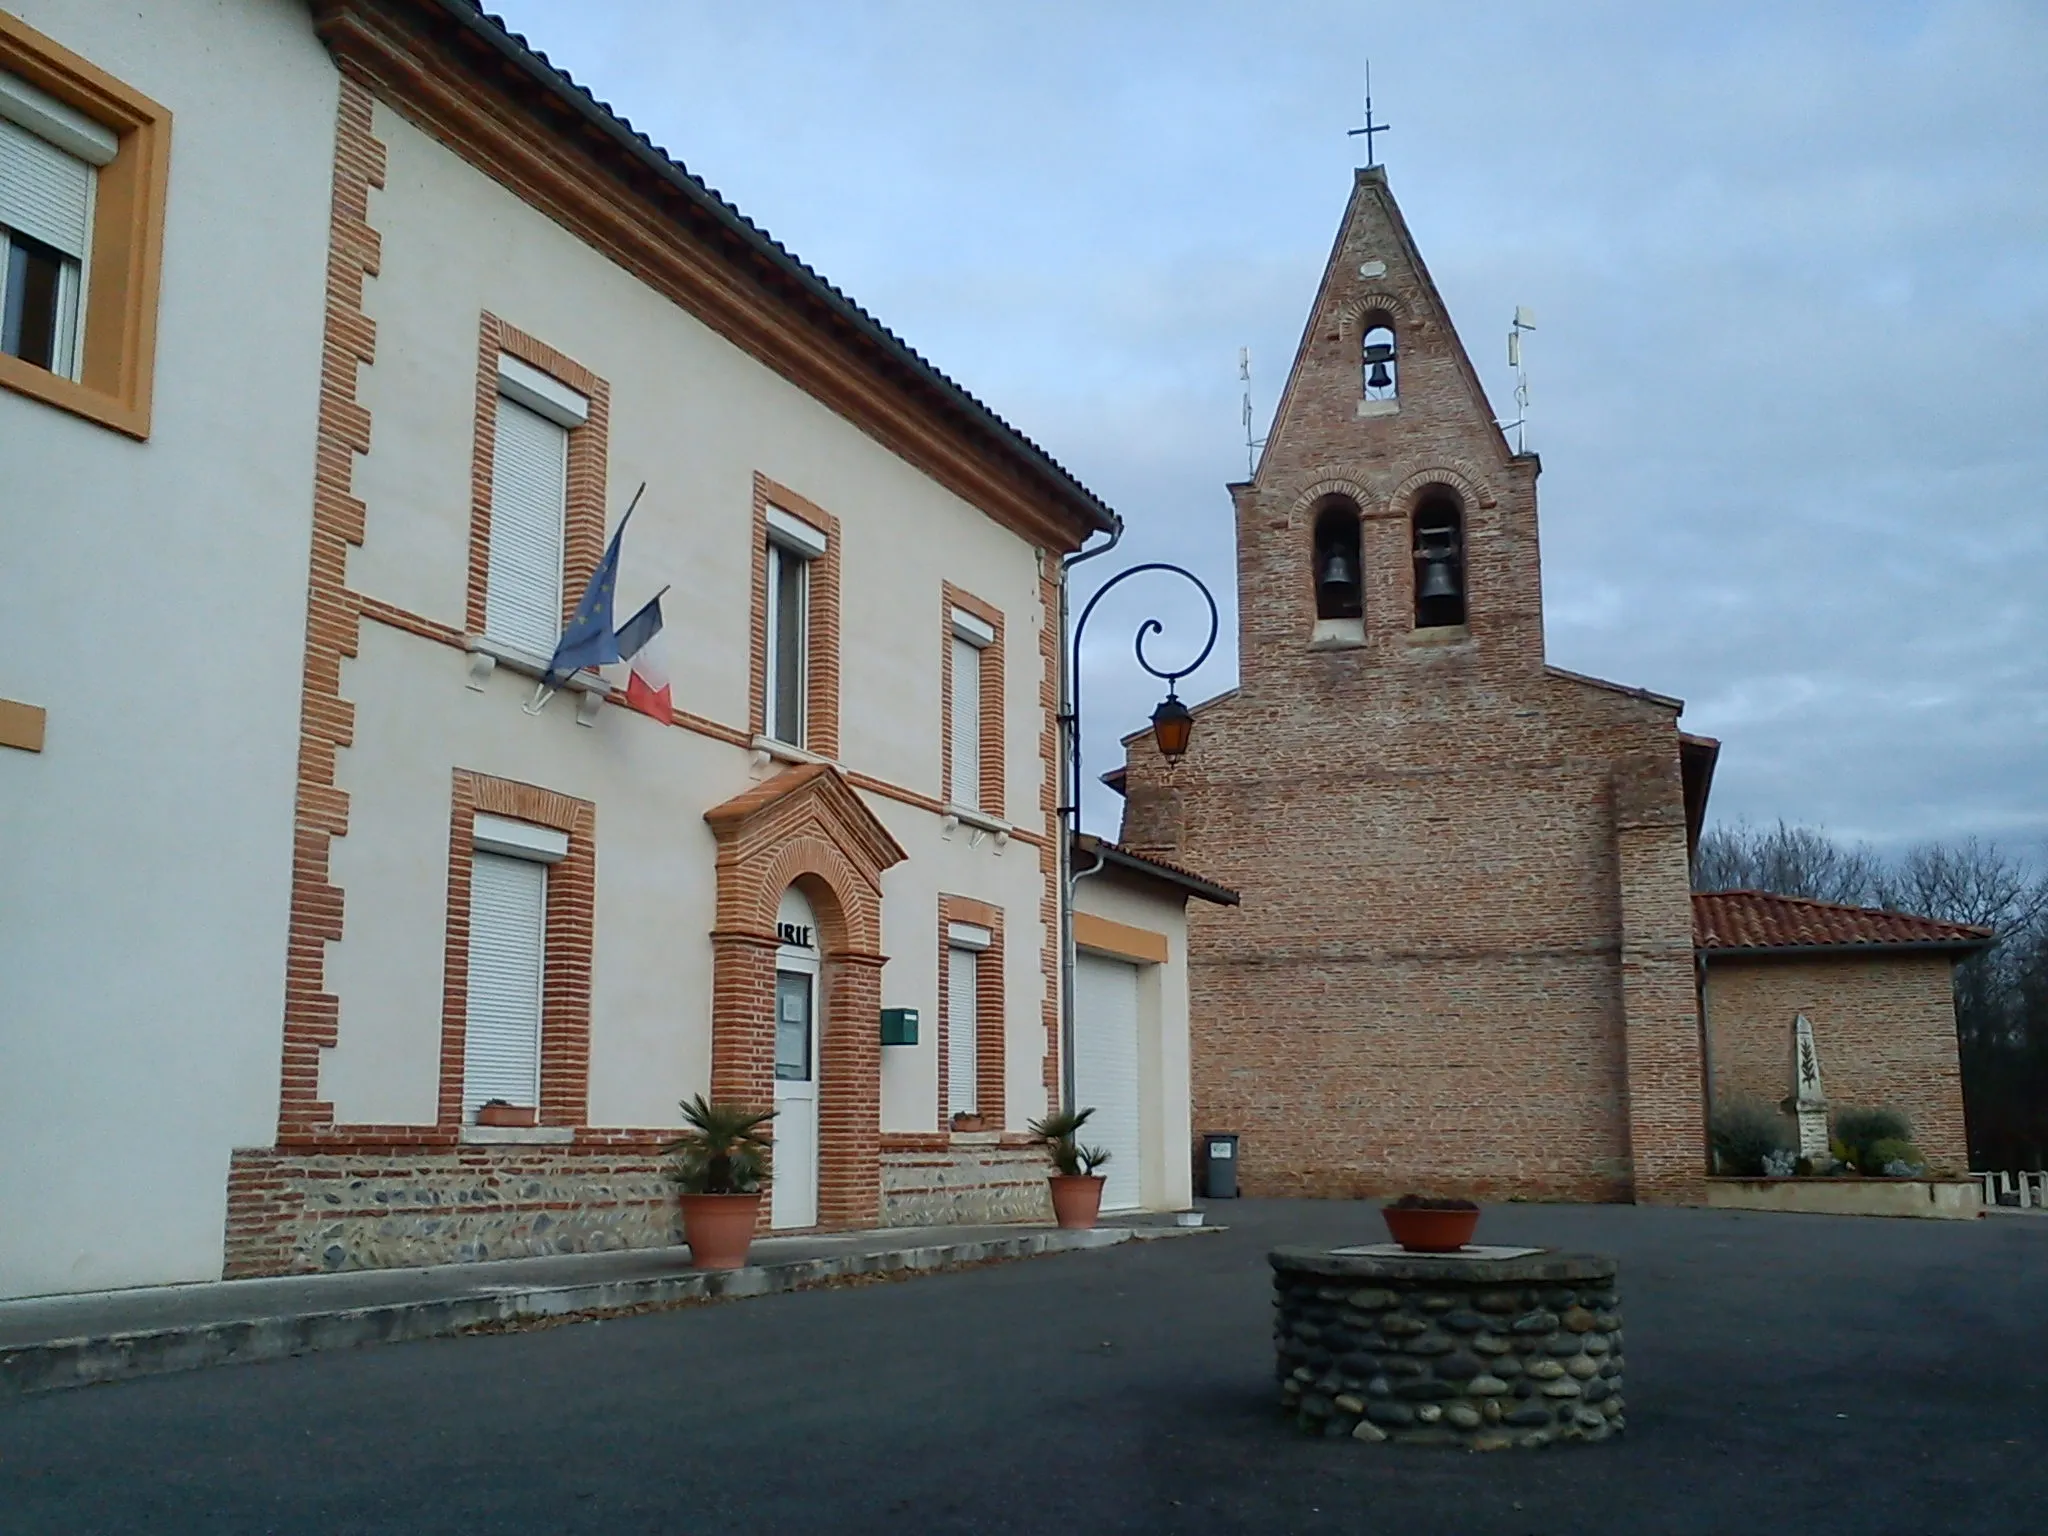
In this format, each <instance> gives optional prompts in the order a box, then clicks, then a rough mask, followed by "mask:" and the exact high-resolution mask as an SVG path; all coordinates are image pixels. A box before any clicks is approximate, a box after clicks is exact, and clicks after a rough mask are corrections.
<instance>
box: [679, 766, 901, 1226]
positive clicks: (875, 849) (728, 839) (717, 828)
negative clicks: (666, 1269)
mask: <svg viewBox="0 0 2048 1536" xmlns="http://www.w3.org/2000/svg"><path fill="white" fill-rule="evenodd" d="M704 819H705V820H706V821H707V822H709V823H710V825H711V830H712V833H713V835H715V836H716V837H717V839H718V920H717V926H716V927H715V928H713V929H712V931H711V952H712V984H711V994H712V995H711V1094H712V1097H713V1098H714V1099H718V1100H721V1101H727V1102H732V1103H740V1104H755V1105H760V1106H762V1107H764V1108H765V1107H767V1106H768V1105H769V1104H770V1103H772V1102H773V1100H774V1097H775V952H776V948H777V942H778V941H777V935H776V929H775V916H776V910H777V908H778V907H779V906H780V905H781V901H782V895H783V892H784V891H786V890H788V889H789V888H790V887H791V886H792V885H793V886H795V887H797V889H799V890H800V891H802V892H803V894H804V897H805V899H806V900H807V901H809V902H810V904H811V909H812V911H813V912H814V913H815V914H816V916H817V921H818V929H819V932H818V948H819V953H820V962H821V968H820V974H819V1015H820V1026H819V1031H818V1224H819V1226H821V1227H831V1228H845V1227H866V1226H873V1225H874V1224H875V1222H876V1221H877V1220H879V1219H880V1215H881V1124H882V1047H881V1008H882V966H883V964H884V963H885V962H886V960H887V958H888V957H887V956H885V955H884V954H883V953H882V871H883V870H885V869H888V868H889V867H890V866H891V865H893V864H897V863H900V862H901V861H902V859H903V857H904V853H903V849H902V848H901V847H900V846H899V845H898V844H897V842H896V840H895V839H894V838H893V837H891V836H890V835H889V832H888V829H887V828H885V827H884V826H883V825H882V824H881V822H879V821H878V820H876V819H875V815H874V813H873V812H872V811H870V810H869V809H868V808H867V806H866V805H865V804H864V803H862V801H861V798H860V796H859V795H858V794H857V793H855V791H854V789H853V787H852V786H851V785H850V784H848V783H847V782H846V779H845V777H844V776H843V775H842V774H840V773H839V771H838V770H837V769H834V768H828V767H825V766H823V765H820V764H807V765H805V766H804V767H801V768H794V769H791V770H789V771H788V772H786V773H780V774H777V775H776V776H775V777H774V778H771V779H768V780H766V781H765V782H763V783H761V784H759V785H756V786H755V787H754V788H752V789H750V790H748V791H746V792H745V793H744V794H740V795H735V796H734V797H733V798H732V799H730V800H728V801H726V802H725V803H724V804H722V805H718V806H714V807H712V809H710V810H708V811H706V812H705V813H704ZM762 1209H763V1212H764V1219H765V1213H766V1211H767V1209H768V1202H766V1201H764V1202H763V1203H762Z"/></svg>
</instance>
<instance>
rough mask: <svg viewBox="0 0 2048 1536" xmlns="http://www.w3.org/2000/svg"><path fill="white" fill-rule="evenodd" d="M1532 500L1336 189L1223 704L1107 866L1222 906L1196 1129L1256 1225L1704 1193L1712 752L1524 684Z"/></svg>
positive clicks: (1249, 555)
mask: <svg viewBox="0 0 2048 1536" xmlns="http://www.w3.org/2000/svg"><path fill="white" fill-rule="evenodd" d="M1539 467H1540V466H1539V463H1538V460H1537V457H1536V455H1534V454H1526V453H1525V454H1518V453H1515V452H1513V451H1512V450H1511V449H1510V447H1509V445H1508V443H1507V440H1506V439H1505V437H1504V436H1503V435H1502V433H1501V431H1500V429H1499V427H1498V426H1496V425H1495V423H1494V417H1493V412H1492V410H1491V409H1490V407H1489V406H1488V404H1487V400H1486V396H1485V393H1484V391H1483V390H1482V388H1481V386H1480V383H1479V379H1478V376H1477V375H1476V373H1475V372H1474V370H1473V367H1472V364H1471V361H1470V359H1469V358H1468V357H1467V355H1466V353H1465V350H1464V348H1463V346H1462V345H1461V344H1460V342H1459V339H1458V336H1457V334H1456V332H1455V331H1453V329H1452V328H1451V323H1450V318H1449V316H1448V314H1447V312H1446V310H1445V308H1444V304H1443V301H1442V299H1441V297H1440V296H1439V295H1438V293H1437V290H1436V287H1435V285H1434V284H1433V283H1432V282H1431V280H1430V276H1429V272H1428V269H1427V268H1426V267H1425V266H1424V264H1423V261H1422V258H1421V256H1420V254H1419V253H1418V252H1417V250H1416V247H1415V243H1414V241H1413V239H1412V238H1411V236H1410V234H1409V231H1408V228H1407V225H1406V224H1405V222H1404V221H1403V219H1402V217H1401V213H1400V210H1399V208H1398V207H1397V206H1396V205H1395V202H1394V198H1393V195H1392V193H1391V192H1390V191H1389V189H1388V185H1387V180H1386V173H1385V171H1384V169H1382V168H1378V167H1372V168H1367V169H1364V170H1361V171H1359V172H1358V173H1357V176H1356V180H1355V182H1354V185H1353V188H1352V194H1351V201H1350V205H1349V207H1348V208H1347V210H1346V212H1345V216H1344V223H1343V227H1342V229H1341V230H1340V232H1339V234H1338V237H1337V242H1336V248H1335V250H1334V251H1333V253H1332V255H1331V257H1330V262H1329V266H1328V268H1327V269H1326V271H1325V272H1324V274H1323V279H1322V285H1321V288H1320V290H1319V291H1318V293H1317V294H1316V298H1315V303H1314V306H1313V308H1312V309H1311V311H1310V314H1309V320H1308V326H1307V329H1306V331H1305V332H1304V334H1303V337H1302V341H1301V346H1300V350H1299V352H1298V354H1297V356H1296V358H1295V362H1294V366H1293V370H1292V373H1291V374H1290V376H1289V379H1288V382H1287V387H1286V391H1285V393H1284V395H1283V396H1282V398H1281V402H1280V407H1279V410H1278V412H1277V414H1276V416H1275V419H1274V423H1273V428H1272V432H1271V435H1270V437H1269V439H1268V442H1267V446H1266V450H1265V453H1264V456H1263V457H1262V458H1261V460H1260V462H1259V465H1258V469H1257V472H1256V473H1255V474H1254V476H1253V477H1252V479H1251V480H1249V481H1248V482H1245V483H1243V484H1238V485H1233V486H1231V487H1230V491H1231V496H1232V499H1233V501H1234V503H1235V506H1236V513H1237V543H1238V599H1239V603H1238V610H1239V637H1238V642H1239V655H1240V686H1239V687H1238V688H1237V689H1236V690H1235V691H1234V692H1231V693H1228V694H1225V695H1223V696H1221V697H1219V698H1216V699H1213V700H1211V701H1209V702H1208V703H1207V704H1205V705H1203V706H1200V707H1199V708H1198V710H1197V714H1198V715H1199V717H1200V726H1199V728H1198V730H1197V731H1196V733H1195V744H1194V747H1193V749H1192V750H1191V751H1190V752H1189V753H1188V755H1187V757H1186V758H1185V759H1184V760H1183V761H1182V762H1181V763H1180V764H1179V765H1178V766H1177V767H1172V768H1169V767H1168V766H1167V765H1165V764H1164V763H1163V762H1162V761H1160V760H1159V759H1158V758H1157V756H1156V755H1155V754H1152V753H1149V752H1145V751H1143V750H1136V751H1132V752H1131V753H1130V754H1129V759H1130V760H1129V763H1128V765H1127V767H1126V769H1125V771H1124V774H1123V786H1124V790H1125V795H1126V805H1125V813H1124V822H1123V830H1122V836H1121V841H1122V842H1123V843H1124V845H1125V846H1127V847H1130V848H1132V849H1134V850H1136V851H1138V852H1141V853H1145V854H1150V855H1153V856H1156V857H1163V858H1166V859H1170V860H1172V861H1174V862H1176V863H1185V864H1188V865H1191V866H1193V867H1195V868H1198V869H1200V870H1202V871H1203V872H1204V873H1205V874H1206V875H1208V876H1209V877H1210V878H1212V879H1215V880H1217V881H1218V882H1220V883H1222V884H1224V885H1227V886H1229V887H1231V888H1233V889H1235V890H1237V891H1238V892H1240V893H1241V894H1242V897H1243V901H1242V905H1241V906H1238V907H1227V908H1226V907H1214V908H1210V907H1203V908H1200V909H1198V910H1195V911H1192V912H1191V913H1190V914H1189V928H1190V937H1189V946H1190V949H1189V953H1190V989H1191V1032H1192V1047H1191V1050H1192V1079H1193V1095H1194V1115H1195V1122H1196V1128H1197V1129H1198V1130H1230V1131H1238V1132H1241V1133H1242V1135H1243V1146H1242V1152H1241V1157H1242V1162H1241V1164H1240V1170H1239V1171H1240V1179H1241V1181H1242V1185H1243V1187H1244V1189H1245V1190H1246V1191H1247V1192H1248V1193H1252V1194H1269V1195H1280V1194H1311V1195H1356V1194H1370V1193H1391V1192H1394V1191H1397V1190H1400V1189H1404V1188H1411V1187H1417V1186H1425V1187H1427V1188H1429V1189H1431V1190H1434V1191H1440V1192H1445V1193H1463V1194H1468V1195H1479V1196H1485V1197H1499V1196H1506V1195H1538V1196H1563V1197H1571V1198H1580V1199H1629V1198H1635V1199H1639V1200H1660V1201H1663V1200H1685V1199H1688V1198H1692V1197H1694V1196H1695V1195H1696V1194H1698V1193H1699V1191H1700V1187H1701V1183H1702V1180H1703V1178H1704V1175H1705V1172H1706V1133H1705V1118H1706V1111H1705V1097H1704V1095H1705V1083H1704V1080H1703V1073H1702V1070H1701V1052H1700V1034H1699V1013H1698V1003H1697V995H1696V990H1695V977H1694V942H1693V918H1692V906H1691V899H1690V895H1689V891H1688V886H1687V879H1688V866H1689V855H1690V849H1691V846H1692V844H1693V842H1694V841H1695V840H1696V839H1697V836H1698V832H1699V827H1700V822H1701V819H1702V817H1703V815H1704V812H1705V806H1706V797H1707V789H1708V784H1709V781H1710V779H1711V775H1712V771H1713V763H1714V759H1715V755H1716V752H1717V750H1718V748H1717V744H1716V743H1715V742H1713V741H1711V740H1708V739H1706V738H1703V737H1696V736H1689V735H1687V734H1685V733H1683V732H1681V731H1680V729H1679V725H1678V719H1679V713H1680V710H1681V707H1682V706H1681V704H1680V702H1679V701H1678V700H1676V699H1671V698H1664V697H1661V696H1659V695H1657V694H1654V693H1649V692H1645V691H1643V690H1641V689H1638V688H1630V687H1624V686H1621V685H1619V684H1615V683H1608V682H1602V681H1599V680H1596V679H1593V678H1589V677H1582V676H1579V675H1577V674H1575V673H1570V672H1566V671H1563V670H1561V669H1560V668H1557V667H1553V666H1549V665H1547V664H1546V662H1545V660H1544V648H1543V589H1542V580H1541V571H1540V557H1539V550H1538V539H1537V521H1536V477H1537V473H1538V470H1539ZM1136 739H1137V738H1133V741H1134V742H1135V741H1136Z"/></svg>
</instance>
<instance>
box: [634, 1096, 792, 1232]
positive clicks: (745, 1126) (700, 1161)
mask: <svg viewBox="0 0 2048 1536" xmlns="http://www.w3.org/2000/svg"><path fill="white" fill-rule="evenodd" d="M682 1109H683V1120H684V1121H685V1122H686V1123H687V1124H688V1126H689V1129H688V1130H687V1131H685V1132H683V1134H682V1135H681V1136H680V1137H678V1138H677V1139H676V1140H675V1141H673V1142H671V1143H669V1145H668V1146H666V1147H664V1148H662V1150H663V1151H664V1152H669V1153H673V1154H675V1159H676V1162H675V1168H674V1170H673V1177H674V1178H675V1181H676V1185H677V1187H678V1188H679V1189H680V1190H681V1192H682V1205H683V1241H684V1242H686V1243H688V1244H689V1245H690V1262H691V1263H693V1264H695V1265H696V1266H697V1267H698V1268H699V1269H738V1268H739V1267H740V1266H741V1265H743V1264H745V1263H746V1262H747V1249H748V1247H749V1246H750V1245H751V1244H752V1243H753V1241H754V1222H755V1220H756V1218H757V1217H758V1215H759V1213H760V1209H761V1180H762V1178H763V1177H764V1176H765V1175H766V1174H767V1172H768V1142H767V1140H766V1138H764V1137H763V1136H762V1135H761V1127H762V1126H764V1125H766V1124H767V1123H768V1122H769V1121H770V1120H772V1119H774V1118H775V1111H774V1110H772V1109H770V1110H757V1109H746V1108H742V1107H741V1106H739V1105H734V1104H713V1103H711V1102H709V1101H708V1100H707V1099H706V1098H705V1097H704V1095H703V1094H701V1093H700V1094H698V1095H697V1096H696V1097H695V1098H691V1099H685V1100H684V1101H683V1106H682Z"/></svg>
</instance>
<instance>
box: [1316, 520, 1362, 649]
mask: <svg viewBox="0 0 2048 1536" xmlns="http://www.w3.org/2000/svg"><path fill="white" fill-rule="evenodd" d="M1358 528H1359V521H1358V508H1357V507H1356V506H1354V505H1352V503H1351V502H1349V501H1346V500H1343V499H1341V498H1340V499H1338V500H1334V501H1331V502H1330V503H1328V504H1327V505H1325V506H1324V507H1323V509H1322V510H1321V511H1319V512H1318V513H1316V521H1315V552H1314V559H1315V583H1316V617H1317V618H1318V619H1357V618H1362V617H1363V616H1364V614H1365V584H1364V578H1363V575H1362V573H1361V571H1360V568H1359V538H1358Z"/></svg>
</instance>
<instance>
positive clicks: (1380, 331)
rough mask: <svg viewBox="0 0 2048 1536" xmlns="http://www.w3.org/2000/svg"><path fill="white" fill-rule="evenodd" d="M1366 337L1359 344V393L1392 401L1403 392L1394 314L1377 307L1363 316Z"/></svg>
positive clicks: (1364, 397) (1370, 397) (1369, 397)
mask: <svg viewBox="0 0 2048 1536" xmlns="http://www.w3.org/2000/svg"><path fill="white" fill-rule="evenodd" d="M1359 328H1360V329H1361V330H1362V331H1363V332H1364V337H1363V339H1362V340H1361V342H1360V344H1359V362H1358V366H1359V384H1360V389H1359V394H1360V397H1361V398H1362V399H1365V400H1382V401H1392V400H1396V399H1398V398H1399V397H1400V393H1401V363H1400V348H1399V344H1398V342H1397V341H1396V339H1395V336H1394V317H1393V316H1392V315H1390V314H1388V313H1387V312H1386V311H1385V310H1383V309H1380V310H1374V311H1372V312H1371V313H1369V314H1367V315H1364V316H1363V317H1361V319H1360V321H1359Z"/></svg>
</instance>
